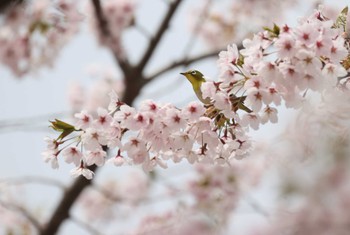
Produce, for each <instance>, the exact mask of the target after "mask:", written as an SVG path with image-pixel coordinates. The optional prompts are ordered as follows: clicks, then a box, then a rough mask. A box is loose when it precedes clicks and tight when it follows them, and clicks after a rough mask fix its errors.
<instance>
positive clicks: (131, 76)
mask: <svg viewBox="0 0 350 235" xmlns="http://www.w3.org/2000/svg"><path fill="white" fill-rule="evenodd" d="M143 4H147V3H146V1H126V0H118V1H99V0H92V1H91V2H83V1H82V2H80V1H68V0H58V1H53V2H50V1H38V2H35V1H33V2H32V1H28V2H26V1H25V2H16V3H13V4H12V5H11V4H10V6H7V8H6V6H4V7H5V9H4V10H3V11H4V12H3V16H2V21H1V23H2V26H1V29H0V41H1V47H0V61H1V62H2V64H3V65H4V66H6V67H7V68H8V69H9V70H10V71H11V72H12V74H13V75H14V76H15V77H17V78H24V77H25V76H28V74H40V72H41V71H42V70H44V69H46V68H47V67H54V66H55V64H56V60H57V58H59V56H60V53H62V51H63V50H64V47H66V46H68V45H69V42H70V41H72V40H74V37H78V36H79V31H80V30H85V29H83V27H84V25H85V26H86V25H87V26H88V27H89V28H90V29H89V30H90V33H91V34H93V35H94V36H95V39H96V40H97V41H98V43H99V44H100V45H101V48H104V49H107V50H109V51H110V52H111V54H112V57H113V60H114V61H115V63H116V66H117V67H118V71H119V72H118V73H117V75H116V74H114V73H113V72H110V71H109V70H108V69H106V68H104V67H99V66H90V67H89V71H88V72H89V74H90V75H91V76H94V77H97V78H99V79H98V81H97V82H95V83H94V84H93V87H92V88H91V89H90V90H87V89H85V88H84V87H82V86H81V84H79V83H75V84H73V85H72V86H71V87H70V89H69V100H70V103H71V106H72V111H73V112H72V113H71V114H68V115H66V116H65V117H63V118H59V117H57V118H54V119H52V120H51V122H50V127H51V128H52V129H53V130H54V131H55V133H52V134H51V135H50V136H49V137H46V138H45V143H46V145H47V147H46V150H44V151H43V153H42V156H43V160H44V161H45V162H46V163H48V164H49V166H51V168H53V169H58V168H60V167H61V166H62V165H68V166H69V167H70V169H71V170H70V174H71V176H72V177H73V178H75V180H74V182H73V183H72V184H71V185H70V186H68V187H67V186H65V185H63V184H62V183H61V182H60V181H57V180H53V179H52V180H51V179H49V178H41V177H40V178H36V177H32V178H30V177H28V178H24V179H7V180H4V192H6V195H4V198H2V199H1V200H0V205H1V207H0V213H1V215H2V217H3V218H5V219H4V222H2V223H3V224H4V232H7V233H8V234H12V233H25V234H42V235H44V234H56V233H58V232H59V230H60V231H63V230H62V227H63V225H64V223H65V221H71V222H74V223H76V224H77V225H79V226H81V227H83V228H85V229H86V230H87V231H88V232H90V233H92V234H119V233H127V234H165V233H169V234H228V233H231V229H232V228H231V224H232V223H233V222H232V221H235V216H237V214H239V211H240V206H241V204H242V201H246V203H247V204H248V205H249V207H250V208H251V209H253V210H254V211H255V213H256V214H258V215H259V216H260V217H262V218H263V220H264V221H265V223H262V222H261V223H259V224H258V225H256V226H253V227H252V226H250V227H249V229H245V233H249V234H281V233H287V234H289V233H290V234H295V233H301V234H347V231H348V224H349V221H348V220H347V218H348V217H349V216H348V214H347V211H349V210H348V209H347V206H348V205H349V203H348V201H347V198H348V196H349V195H348V193H349V192H348V190H347V188H348V187H347V182H348V177H349V176H348V167H347V164H348V162H349V161H348V160H347V158H346V156H347V153H348V151H349V150H348V148H347V143H348V135H349V133H348V130H349V128H348V127H349V123H348V118H347V107H348V99H349V91H348V89H349V84H348V81H349V70H350V56H349V50H350V39H349V38H350V36H349V32H350V28H349V21H350V17H349V16H348V8H347V7H344V6H343V8H339V9H334V8H331V7H327V6H325V7H324V6H317V4H310V5H309V6H307V7H308V8H310V9H309V11H308V13H307V15H306V16H304V17H303V18H299V19H298V20H297V21H296V20H295V19H293V20H294V21H293V23H282V22H283V21H284V20H287V19H285V18H284V19H283V16H284V15H286V14H292V12H293V7H294V6H297V1H283V2H282V1H275V0H269V1H258V0H252V1H239V0H238V1H234V2H231V1H222V2H217V3H216V2H214V1H211V0H208V1H203V2H201V4H200V5H193V6H190V5H188V6H189V8H188V9H186V11H187V12H186V15H187V16H186V17H188V20H189V21H190V23H189V24H188V25H189V27H188V28H187V29H186V30H187V31H186V34H187V36H188V35H190V36H189V37H188V42H187V44H185V45H184V53H183V54H181V57H180V58H178V59H173V58H169V57H168V56H167V51H166V50H165V51H164V54H162V60H163V61H165V65H158V64H157V65H156V66H152V60H153V57H155V56H156V53H157V51H158V50H161V49H162V42H163V41H164V40H166V33H167V32H168V31H169V30H171V29H172V27H173V26H172V24H173V21H174V18H176V14H177V13H178V12H179V11H181V7H182V6H185V4H186V1H182V0H173V1H163V2H162V3H161V4H164V8H165V10H164V15H163V18H162V19H161V20H160V21H159V24H158V25H157V27H155V29H149V28H147V27H146V28H145V25H143V24H142V20H143V19H142V18H141V17H140V18H139V16H138V14H137V10H138V9H139V8H141V7H142V5H143ZM305 7H306V6H304V8H305ZM313 8H316V9H315V10H311V9H313ZM155 13H157V14H158V9H157V10H156V11H155ZM247 22H249V23H247ZM273 22H275V23H273ZM183 27H184V26H183ZM130 30H135V31H136V32H137V34H136V35H137V37H140V35H141V36H142V37H145V38H146V40H147V43H146V44H145V47H144V48H143V49H142V50H140V51H137V52H138V55H137V57H136V58H137V59H135V56H134V55H131V54H130V52H129V51H128V50H127V48H128V47H127V43H128V40H127V39H126V37H128V35H127V34H128V32H130ZM177 37H182V36H181V35H179V34H177V35H176V39H175V40H179V39H177ZM198 39H200V40H202V41H200V42H199V43H198V42H197V41H198ZM129 40H130V39H129ZM172 43H173V42H172ZM173 44H174V43H173ZM197 44H200V50H199V52H198V53H197V54H193V53H192V51H191V50H192V49H193V48H195V46H196V45H197ZM172 47H176V48H177V47H178V45H176V44H175V45H172ZM178 50H180V49H178ZM209 58H212V60H210V62H211V63H210V66H212V67H213V68H214V69H216V71H217V72H216V74H215V75H213V76H211V77H208V76H207V75H205V79H206V81H205V82H204V83H203V84H202V85H201V86H200V88H199V89H200V91H201V92H200V94H201V96H202V98H203V100H202V101H205V102H201V101H200V100H194V101H193V100H192V101H189V102H186V103H185V104H182V105H179V104H178V103H177V102H176V101H175V102H162V101H157V100H156V99H146V100H142V101H138V102H136V98H137V97H138V96H140V94H141V91H142V90H144V89H145V88H147V87H149V86H152V84H154V83H155V82H157V81H158V82H161V80H162V78H163V79H164V75H166V74H168V73H170V72H172V71H176V72H177V71H182V72H183V71H185V70H189V68H192V67H193V66H194V64H197V63H198V62H201V61H202V60H205V59H209ZM213 61H214V63H212V62H213ZM215 61H216V63H215ZM152 67H156V69H153V68H152ZM201 71H202V70H201ZM202 72H203V73H204V72H205V71H202ZM189 73H191V74H192V75H193V76H196V75H197V74H196V73H199V71H197V70H191V69H190V72H189ZM174 76H176V75H174ZM118 77H119V78H120V79H117V78H118ZM182 79H183V80H184V79H185V78H182ZM176 83H178V80H177V81H176ZM188 88H189V87H188ZM167 89H168V91H169V90H172V89H173V87H169V88H167ZM183 90H184V88H180V89H179V93H180V94H183V93H185V92H184V91H183ZM158 92H161V91H158ZM189 92H191V90H189ZM285 108H292V109H295V110H299V115H298V116H297V117H296V118H295V121H294V122H295V123H291V124H289V125H288V126H287V130H286V131H285V133H282V134H281V135H280V136H279V137H278V140H274V141H272V143H264V144H262V143H260V142H259V141H257V140H254V133H255V132H258V131H261V128H263V126H264V125H268V123H272V124H276V123H277V122H278V121H279V116H280V113H279V110H285ZM276 143H277V144H276ZM276 146H277V147H276ZM108 165H109V166H113V167H114V168H113V169H114V171H116V172H118V171H119V172H120V171H122V170H123V169H125V168H126V167H127V166H131V167H129V168H128V169H129V170H130V171H132V172H133V171H134V172H133V174H128V173H125V174H123V175H122V176H121V177H122V178H120V177H117V179H115V180H112V179H111V178H108V177H104V179H103V180H102V182H99V183H95V182H94V181H95V179H96V178H98V177H99V174H101V173H100V172H103V168H105V167H107V166H108ZM177 165H182V166H183V165H186V167H189V166H193V167H190V170H188V172H189V173H190V176H189V177H188V178H185V179H181V180H178V182H171V178H169V179H168V180H167V179H166V177H165V176H161V173H160V175H159V173H158V172H166V171H171V169H172V168H176V166H177ZM136 169H138V170H140V169H142V170H141V171H138V170H137V171H136V172H135V170H136ZM181 171H182V170H181V168H180V169H179V172H177V173H176V174H177V175H179V174H180V175H181V174H182V173H181ZM66 173H67V174H68V172H66ZM276 175H277V177H276ZM271 181H272V182H276V184H277V185H279V187H277V188H271V185H270V186H266V182H271ZM28 182H38V183H42V184H49V185H55V186H56V187H58V188H59V189H61V190H63V191H64V193H63V194H62V198H61V199H60V201H59V202H58V203H57V205H56V207H55V208H53V210H52V212H50V213H47V214H48V215H47V216H39V215H36V214H35V213H33V212H30V211H29V210H28V209H27V208H26V205H22V204H20V203H19V201H20V200H18V199H17V200H16V199H14V194H16V191H12V190H13V188H12V187H11V185H12V184H14V183H17V184H26V183H28ZM264 182H265V187H267V188H269V189H270V190H272V192H270V194H269V196H266V195H265V197H270V198H274V199H275V200H276V201H275V202H274V203H273V204H272V206H271V205H263V204H261V203H260V202H257V201H255V199H254V197H251V195H252V193H254V192H256V191H257V190H258V189H260V188H264ZM158 184H160V185H161V188H157V185H158ZM155 192H156V193H159V194H160V196H159V195H157V194H156V195H154V193H155ZM157 196H158V198H157ZM164 198H165V199H167V200H169V201H168V204H172V205H173V207H175V209H174V208H170V209H168V210H158V209H160V208H162V200H164ZM152 203H154V204H155V206H153V207H152ZM145 208H146V209H145ZM147 208H151V210H148V212H147V213H145V211H146V210H147ZM42 217H43V218H42ZM125 217H128V218H129V220H128V222H127V223H126V224H123V223H120V222H119V224H118V226H113V225H114V224H115V223H116V221H117V222H118V221H120V220H121V219H124V218H125ZM266 221H267V222H268V223H266ZM14 224H15V225H14Z"/></svg>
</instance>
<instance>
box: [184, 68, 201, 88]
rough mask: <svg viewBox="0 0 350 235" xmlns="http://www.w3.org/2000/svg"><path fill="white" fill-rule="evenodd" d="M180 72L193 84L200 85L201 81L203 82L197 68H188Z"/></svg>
mask: <svg viewBox="0 0 350 235" xmlns="http://www.w3.org/2000/svg"><path fill="white" fill-rule="evenodd" d="M180 74H182V75H184V76H185V77H186V78H187V79H188V81H190V83H192V85H193V86H198V85H199V86H200V85H201V84H202V82H205V78H204V75H203V74H202V73H201V72H199V71H198V70H189V71H187V72H184V73H180Z"/></svg>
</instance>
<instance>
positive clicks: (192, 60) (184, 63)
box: [146, 50, 220, 82]
mask: <svg viewBox="0 0 350 235" xmlns="http://www.w3.org/2000/svg"><path fill="white" fill-rule="evenodd" d="M219 52H220V50H215V51H211V52H208V53H205V54H202V55H198V56H194V57H192V58H184V59H181V60H178V61H175V62H173V63H171V64H169V65H167V66H165V67H164V68H162V69H160V70H159V71H157V72H155V73H154V74H152V75H150V76H149V77H147V78H146V79H147V82H149V81H151V80H152V79H154V78H156V77H158V76H160V75H162V74H164V73H166V72H169V71H170V70H173V69H175V68H177V67H179V66H188V65H190V64H193V63H195V62H198V61H200V60H204V59H208V58H211V57H215V56H217V55H218V54H219Z"/></svg>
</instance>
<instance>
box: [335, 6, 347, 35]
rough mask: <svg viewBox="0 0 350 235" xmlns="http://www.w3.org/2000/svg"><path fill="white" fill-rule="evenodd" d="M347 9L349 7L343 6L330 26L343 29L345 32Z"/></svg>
mask: <svg viewBox="0 0 350 235" xmlns="http://www.w3.org/2000/svg"><path fill="white" fill-rule="evenodd" d="M348 11H349V8H348V7H345V8H344V9H343V10H342V11H341V12H340V14H339V16H338V17H337V19H336V20H335V23H334V24H333V26H332V28H336V29H340V28H341V29H343V31H344V32H345V30H346V18H347V15H348Z"/></svg>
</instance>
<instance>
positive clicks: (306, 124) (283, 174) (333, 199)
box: [251, 88, 350, 235]
mask: <svg viewBox="0 0 350 235" xmlns="http://www.w3.org/2000/svg"><path fill="white" fill-rule="evenodd" d="M320 99H321V100H320ZM320 99H315V100H312V101H310V103H307V104H306V105H305V106H304V107H303V109H302V110H301V112H300V114H299V115H298V117H297V119H296V120H295V123H293V124H292V125H290V126H289V128H287V130H286V134H285V135H283V136H282V138H281V139H282V140H283V143H282V142H280V143H279V144H283V145H284V147H283V148H281V149H280V150H278V151H275V154H276V155H277V156H276V157H277V158H278V159H279V160H282V161H283V162H284V164H283V165H282V166H281V165H280V164H278V163H277V170H278V171H280V172H279V175H280V177H279V180H278V181H279V184H280V185H281V186H280V187H279V188H280V189H281V191H282V192H280V194H281V195H282V196H283V197H282V201H281V200H279V201H278V203H274V205H275V206H276V207H277V210H276V211H275V213H274V215H273V216H271V220H270V223H268V224H267V225H265V226H264V227H263V228H262V227H258V228H256V229H254V231H253V232H252V233H251V234H252V235H253V234H254V235H259V234H271V235H275V234H276V235H277V234H282V233H285V232H286V231H288V233H290V234H295V233H298V234H347V233H348V231H349V229H348V227H349V223H350V220H349V218H350V217H349V206H350V201H349V196H350V191H349V180H350V171H349V167H350V161H349V157H348V156H349V153H350V148H349V143H350V138H349V136H350V132H349V130H350V121H349V120H350V115H349V112H348V111H349V110H350V92H349V90H348V89H346V90H344V91H343V92H339V91H337V90H336V89H331V88H330V89H328V90H327V92H326V93H324V94H323V95H322V97H321V98H320ZM305 130H307V131H305ZM280 162H281V161H280ZM274 164H276V163H274ZM296 172H297V174H295V173H296ZM291 201H293V202H297V203H291ZM286 211H288V212H289V213H286ZM271 222H272V223H271Z"/></svg>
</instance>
